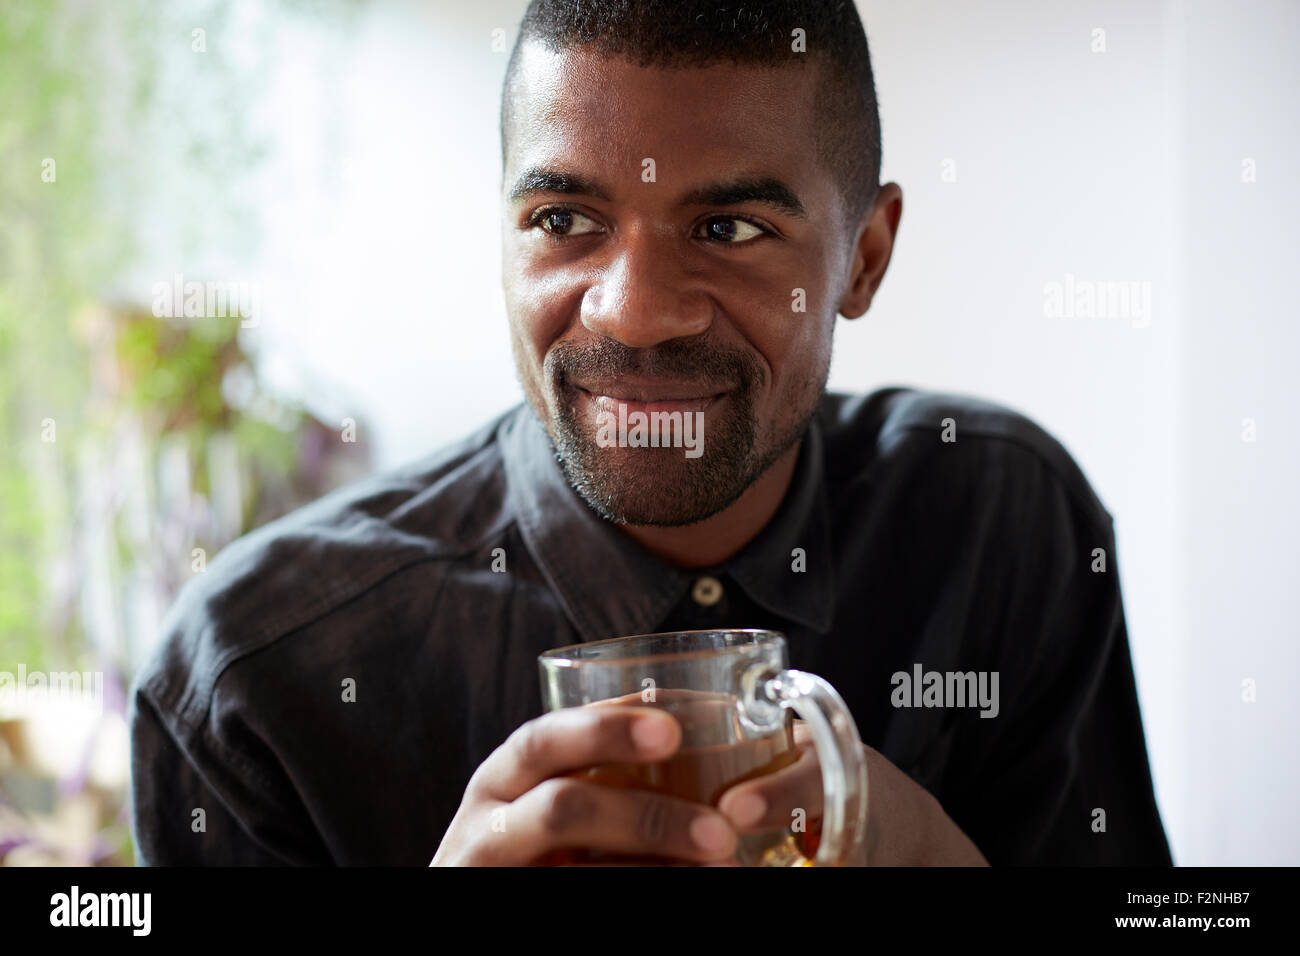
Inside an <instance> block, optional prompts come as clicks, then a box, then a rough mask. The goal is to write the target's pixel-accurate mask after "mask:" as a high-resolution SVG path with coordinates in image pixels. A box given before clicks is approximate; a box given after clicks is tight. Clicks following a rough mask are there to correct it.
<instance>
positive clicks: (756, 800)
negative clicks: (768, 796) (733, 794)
mask: <svg viewBox="0 0 1300 956" xmlns="http://www.w3.org/2000/svg"><path fill="white" fill-rule="evenodd" d="M727 806H728V807H729V808H730V809H729V810H727V811H726V813H727V816H729V817H731V821H732V822H733V823H734V824H736V826H738V827H748V826H753V825H754V824H755V823H757V822H758V821H759V820H761V819H763V814H764V813H766V812H767V801H766V800H764V799H763V798H762V797H760V796H758V794H755V793H746V794H743V795H741V796H739V797H737V798H736V799H735V800H732V801H730V802H729V803H728V804H727Z"/></svg>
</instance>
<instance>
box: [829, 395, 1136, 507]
mask: <svg viewBox="0 0 1300 956" xmlns="http://www.w3.org/2000/svg"><path fill="white" fill-rule="evenodd" d="M819 424H820V426H821V429H822V433H823V437H824V442H825V460H826V468H827V473H828V477H829V478H830V480H831V482H832V483H833V484H835V483H838V484H840V485H853V484H855V483H856V482H857V481H858V480H860V479H862V478H863V477H864V476H867V475H874V476H876V477H877V478H879V476H880V475H881V473H882V472H884V473H889V474H891V475H892V476H893V477H895V478H899V477H900V476H905V478H906V480H908V481H910V482H911V486H912V487H919V486H921V485H924V486H925V487H926V488H928V489H931V490H933V489H935V488H936V487H942V488H943V489H944V490H945V491H946V492H948V493H949V495H950V496H960V495H961V493H962V492H963V491H967V492H970V493H976V492H988V491H991V490H995V489H996V488H997V487H1001V488H1002V489H1003V491H1004V492H1014V493H1015V494H1016V495H1020V494H1023V493H1025V492H1026V491H1027V490H1029V489H1030V488H1033V489H1034V490H1035V491H1036V492H1037V493H1045V492H1052V493H1056V494H1059V495H1061V496H1064V497H1065V498H1066V499H1068V502H1069V504H1070V506H1071V507H1072V508H1073V509H1075V510H1077V511H1078V512H1079V513H1080V515H1081V516H1082V518H1083V519H1085V520H1086V521H1089V522H1094V523H1096V524H1098V525H1101V526H1105V527H1109V526H1110V525H1111V523H1112V519H1111V515H1110V512H1109V511H1107V509H1106V508H1105V506H1104V505H1103V504H1102V502H1101V500H1100V498H1098V496H1097V494H1096V493H1095V491H1094V490H1093V488H1092V486H1091V484H1090V483H1089V481H1088V479H1087V478H1086V477H1085V475H1084V473H1083V471H1082V470H1081V469H1080V467H1079V465H1078V463H1077V462H1076V461H1075V460H1074V458H1073V456H1072V455H1071V454H1070V453H1069V452H1068V451H1067V450H1066V448H1065V446H1064V445H1063V444H1062V443H1061V442H1060V441H1059V440H1057V439H1056V438H1055V437H1054V436H1053V435H1052V434H1051V433H1049V432H1048V431H1047V430H1046V429H1044V428H1043V427H1042V426H1040V425H1039V424H1038V423H1037V422H1035V421H1034V420H1033V419H1032V418H1030V417H1029V416H1028V415H1026V414H1024V413H1023V412H1021V411H1019V410H1017V409H1014V408H1011V407H1009V406H1007V405H1003V404H999V403H997V402H993V401H990V400H987V399H983V398H979V397H976V396H972V395H964V394H960V393H948V392H936V391H926V390H922V389H913V388H904V387H898V386H894V387H889V388H883V389H880V390H878V391H875V392H872V393H870V394H867V395H847V394H840V393H827V395H826V396H825V398H824V399H823V402H822V406H821V409H820V415H819Z"/></svg>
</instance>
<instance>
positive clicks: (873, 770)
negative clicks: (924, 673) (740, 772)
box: [718, 720, 988, 866]
mask: <svg viewBox="0 0 1300 956" xmlns="http://www.w3.org/2000/svg"><path fill="white" fill-rule="evenodd" d="M794 739H795V746H796V747H797V748H798V749H799V750H800V751H801V754H800V757H799V759H798V760H797V761H796V762H795V763H793V764H791V765H790V766H789V767H785V768H783V769H781V770H778V771H777V772H776V773H771V774H767V775H765V776H762V777H756V778H755V779H753V780H747V781H745V782H744V783H742V784H737V785H736V786H734V787H732V788H731V789H730V790H728V791H727V792H726V793H725V794H723V796H722V798H721V799H720V800H719V801H718V809H719V810H721V811H722V812H723V813H725V814H727V815H728V817H729V818H730V819H731V821H732V823H733V824H734V825H735V827H736V829H737V831H738V832H740V833H748V832H755V831H760V830H771V829H772V828H774V827H788V826H790V824H791V822H792V820H793V813H794V811H795V810H796V809H802V810H804V817H803V819H805V820H808V821H811V820H816V819H819V818H820V817H821V815H822V777H821V765H820V763H819V762H818V760H817V751H816V749H815V748H814V747H813V745H812V734H811V732H810V731H809V730H808V727H807V725H806V724H805V723H804V722H803V721H801V720H796V721H795V722H794ZM862 749H863V751H864V752H865V754H866V758H867V789H868V795H867V839H866V846H865V847H864V848H863V855H862V857H861V858H860V859H858V860H854V861H850V863H849V865H857V866H862V865H864V864H865V865H867V866H988V861H987V860H986V859H984V855H983V854H982V853H980V851H979V849H978V848H976V846H975V844H974V843H972V842H971V841H970V838H969V837H967V836H966V834H964V833H962V832H961V830H960V829H958V827H957V825H956V824H955V823H953V822H952V820H951V819H950V818H949V816H948V814H946V813H944V811H943V808H942V807H941V806H939V801H938V800H936V799H935V798H934V797H933V796H931V795H930V794H929V793H928V792H927V791H926V790H925V789H924V788H922V787H921V786H919V785H918V784H917V783H916V782H915V781H914V780H912V778H911V777H909V776H907V774H905V773H903V771H901V770H899V769H898V768H897V767H895V766H894V765H893V764H892V763H890V762H889V761H888V760H886V759H885V758H884V757H882V756H881V755H880V754H879V753H878V752H877V751H875V750H872V749H871V748H870V747H868V746H866V745H865V744H864V745H863V748H862ZM755 801H756V802H755Z"/></svg>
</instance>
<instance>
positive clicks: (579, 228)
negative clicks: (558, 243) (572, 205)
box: [530, 209, 600, 236]
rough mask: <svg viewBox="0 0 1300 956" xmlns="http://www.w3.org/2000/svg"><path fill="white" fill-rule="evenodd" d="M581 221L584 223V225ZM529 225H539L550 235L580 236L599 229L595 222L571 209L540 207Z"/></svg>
mask: <svg viewBox="0 0 1300 956" xmlns="http://www.w3.org/2000/svg"><path fill="white" fill-rule="evenodd" d="M583 223H586V225H585V226H584V225H583ZM530 225H538V226H541V227H542V229H543V231H545V232H547V233H549V234H550V235H552V236H580V235H582V234H584V233H588V232H596V231H598V230H599V229H600V226H598V225H597V224H596V223H595V222H593V221H592V220H591V219H590V218H589V217H587V216H584V215H583V214H582V213H580V212H574V211H573V210H572V209H542V210H539V211H538V212H537V213H536V214H535V215H534V216H533V218H532V221H531V223H530Z"/></svg>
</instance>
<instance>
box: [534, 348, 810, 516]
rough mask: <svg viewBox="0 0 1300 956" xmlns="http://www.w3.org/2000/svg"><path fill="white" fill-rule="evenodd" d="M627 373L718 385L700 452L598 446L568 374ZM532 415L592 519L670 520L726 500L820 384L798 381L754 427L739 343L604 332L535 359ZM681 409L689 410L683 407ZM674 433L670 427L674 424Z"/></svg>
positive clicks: (794, 432) (768, 462)
mask: <svg viewBox="0 0 1300 956" xmlns="http://www.w3.org/2000/svg"><path fill="white" fill-rule="evenodd" d="M626 375H635V376H643V377H652V378H664V379H670V380H674V381H688V382H696V383H701V384H707V385H708V386H710V387H712V388H713V390H714V391H715V392H726V394H725V395H723V396H722V397H721V398H719V399H718V400H717V401H715V402H714V404H713V405H712V406H711V407H710V408H709V409H708V410H707V412H705V413H704V415H703V416H701V419H702V420H704V421H707V426H708V427H707V440H705V438H706V435H705V433H704V430H703V429H702V430H701V433H700V435H699V439H700V441H701V445H700V448H701V449H702V454H700V456H699V457H696V458H688V457H686V455H685V454H684V452H683V449H682V448H680V447H658V448H655V447H623V446H621V445H617V446H614V447H606V446H604V445H602V444H601V443H600V442H599V441H598V440H597V436H596V434H595V432H594V430H593V428H592V427H591V425H590V424H589V423H588V422H586V421H584V416H583V415H582V414H581V413H580V411H579V402H582V401H584V394H583V392H582V391H581V390H580V389H579V388H578V387H577V386H576V385H574V384H573V382H574V381H575V380H578V381H591V380H593V379H603V380H606V381H608V380H610V379H617V378H618V377H620V376H626ZM542 378H543V387H544V389H545V391H546V393H547V394H546V396H545V398H544V400H543V401H541V402H537V401H533V402H530V403H529V404H530V405H531V406H532V407H533V411H534V414H537V415H538V417H539V419H540V418H541V415H540V410H541V409H544V408H550V409H551V410H552V411H551V421H550V422H549V423H548V422H546V421H544V420H543V421H542V425H543V427H544V428H545V429H546V431H547V434H548V435H550V438H551V444H552V446H553V448H554V450H555V456H556V459H557V460H558V461H559V463H560V466H561V467H562V468H563V470H564V474H565V477H566V478H567V480H568V482H569V484H570V486H571V487H572V488H573V489H574V491H576V492H577V493H578V495H579V496H580V497H581V498H582V499H583V500H584V501H585V502H586V503H587V505H588V506H589V507H590V508H591V509H592V510H593V511H594V512H595V513H596V514H598V515H600V516H601V517H602V518H604V519H606V520H608V521H612V522H616V523H618V524H626V525H638V526H657V527H680V526H682V525H689V524H694V523H696V522H699V521H703V520H704V519H706V518H709V517H712V516H713V515H715V514H717V513H718V512H720V511H723V510H724V509H726V508H727V507H729V506H730V505H732V504H734V503H735V502H736V501H737V500H738V499H739V498H740V496H741V495H743V494H744V493H745V491H746V489H748V488H749V487H750V486H751V485H752V484H753V483H754V482H755V481H756V480H757V479H758V478H759V477H760V476H761V475H762V474H763V473H764V472H765V471H767V469H768V468H770V467H771V466H772V465H773V464H774V463H775V462H776V461H777V460H778V459H779V458H780V457H781V456H782V455H784V454H785V453H786V452H787V451H788V450H789V449H790V448H791V447H793V446H794V444H795V443H796V442H797V441H798V440H799V439H800V438H802V436H803V434H804V431H805V430H806V429H807V427H808V423H809V422H810V421H811V419H812V416H813V415H814V414H815V412H816V407H817V401H818V399H819V398H820V396H821V392H822V390H823V389H824V387H825V375H824V374H823V375H822V376H821V378H820V381H818V380H816V379H815V378H814V379H805V380H804V381H802V382H800V383H798V384H799V387H798V388H797V390H796V392H797V394H796V397H795V400H794V401H793V402H792V403H791V405H789V406H788V407H789V408H790V411H791V414H790V415H789V416H787V417H786V418H785V419H784V420H783V421H781V422H776V423H773V426H772V427H771V428H768V429H764V427H763V424H762V423H761V422H760V421H759V420H758V416H757V413H756V411H755V409H756V407H757V405H758V399H759V397H760V393H761V390H762V388H763V383H764V375H763V367H762V365H761V364H760V363H759V361H758V360H757V359H756V358H755V357H754V356H753V355H751V354H750V353H748V352H745V351H743V350H741V349H734V348H723V347H720V346H714V345H705V344H702V343H701V342H699V341H692V340H687V339H672V340H669V341H666V342H664V343H662V344H661V345H658V346H656V347H654V348H652V349H634V348H629V347H628V346H625V345H622V344H621V343H619V342H617V341H615V340H613V339H600V340H599V341H598V342H596V343H595V344H592V345H588V346H581V347H579V346H576V345H572V344H566V343H561V344H559V345H556V346H555V347H554V348H552V349H551V350H550V352H549V353H548V354H547V356H546V359H545V361H544V362H543V366H542ZM684 414H685V415H690V414H693V413H691V412H686V413H684ZM679 434H680V433H679Z"/></svg>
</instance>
